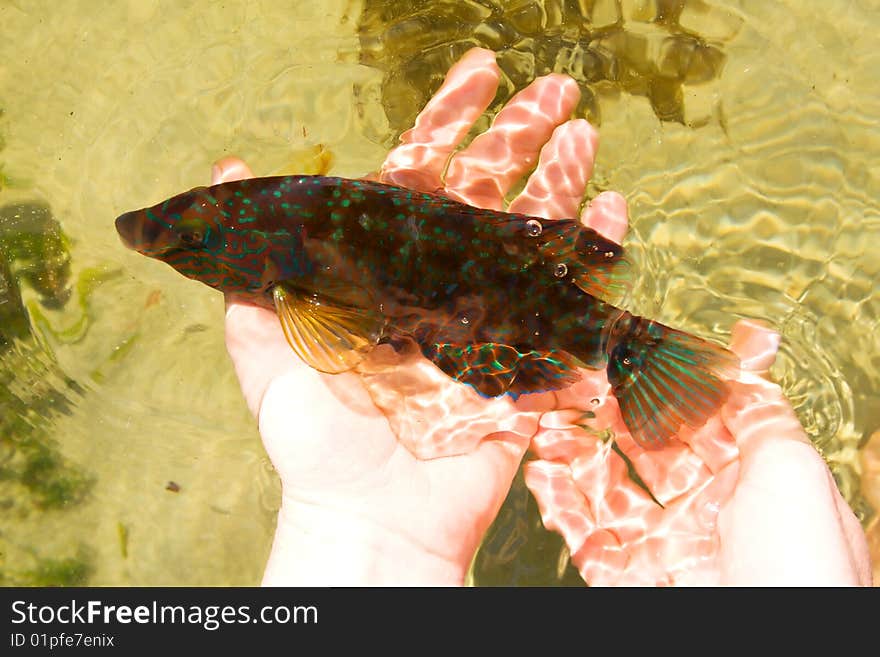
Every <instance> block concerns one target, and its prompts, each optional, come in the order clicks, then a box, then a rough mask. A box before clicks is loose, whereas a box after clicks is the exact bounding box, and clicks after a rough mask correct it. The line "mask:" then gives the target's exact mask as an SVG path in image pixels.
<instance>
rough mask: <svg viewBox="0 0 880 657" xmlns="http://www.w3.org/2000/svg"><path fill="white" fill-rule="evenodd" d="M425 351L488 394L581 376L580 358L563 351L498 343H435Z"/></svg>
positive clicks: (554, 385) (560, 384)
mask: <svg viewBox="0 0 880 657" xmlns="http://www.w3.org/2000/svg"><path fill="white" fill-rule="evenodd" d="M422 353H423V354H424V355H425V357H426V358H428V359H429V360H431V361H432V362H433V363H434V364H435V365H437V367H439V368H440V369H441V370H442V371H443V372H444V373H445V374H446V375H447V376H449V377H451V378H452V379H454V380H456V381H459V382H461V383H466V384H468V385H470V386H472V387H473V388H474V389H475V390H477V392H479V393H480V394H481V395H483V396H485V397H498V396H500V395H503V394H505V393H511V394H525V393H531V392H546V391H549V390H559V389H562V388H566V387H568V386H570V385H572V384H573V383H575V382H577V381H578V380H579V379H580V374H579V373H578V372H577V370H576V367H577V364H578V361H577V360H576V359H575V358H573V357H572V356H570V355H569V354H567V353H565V352H561V351H550V352H539V351H526V352H520V351H519V350H517V349H516V348H515V347H512V346H510V345H505V344H498V343H491V342H487V343H478V344H466V345H460V344H450V343H435V344H431V345H428V346H426V347H423V348H422Z"/></svg>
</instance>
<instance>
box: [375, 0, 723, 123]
mask: <svg viewBox="0 0 880 657" xmlns="http://www.w3.org/2000/svg"><path fill="white" fill-rule="evenodd" d="M683 19H687V20H688V21H690V22H692V23H697V24H700V25H702V24H704V23H705V24H706V25H708V26H710V27H711V28H712V30H711V31H712V34H711V35H708V36H703V35H700V34H698V33H697V32H696V31H694V30H693V29H688V28H686V27H684V26H683V25H682V20H683ZM695 19H696V20H695ZM740 22H741V21H740V20H739V19H738V18H736V17H734V16H732V15H729V14H727V13H725V12H724V11H723V10H721V9H718V8H716V7H711V6H709V5H707V4H706V3H704V2H702V0H653V1H650V2H649V1H645V0H642V1H635V0H467V1H462V0H435V1H433V2H423V1H419V0H366V2H365V4H364V10H363V13H362V15H361V20H360V24H359V35H360V41H361V61H362V62H363V63H364V64H366V65H368V66H372V67H375V68H379V69H381V70H383V71H384V72H385V77H384V80H383V84H382V102H383V106H384V108H385V112H386V115H387V117H388V120H389V122H390V124H391V127H392V129H393V130H394V131H395V132H396V133H400V132H402V131H403V130H405V129H406V128H407V127H409V126H410V125H412V122H413V120H414V119H415V116H416V114H417V113H418V111H419V109H421V107H423V106H424V104H425V103H426V102H427V100H428V98H430V96H431V94H432V93H434V92H435V91H436V90H437V88H438V87H439V86H440V84H441V83H442V81H443V77H444V76H445V74H446V71H447V70H448V69H449V68H450V66H452V64H454V63H455V62H456V61H457V60H458V59H459V57H461V55H462V54H464V53H465V52H466V51H467V50H469V49H470V48H472V47H474V46H481V47H485V48H490V49H492V50H495V51H496V52H497V53H498V65H499V66H500V67H501V70H502V72H503V76H502V83H501V87H500V89H499V93H498V95H497V96H496V98H495V100H494V102H493V104H492V105H491V106H490V108H489V111H490V112H495V111H497V110H498V109H499V108H500V107H501V106H502V105H503V104H504V103H505V102H507V100H509V99H510V97H511V96H512V95H513V94H514V93H516V92H517V91H519V90H520V89H522V88H523V87H525V86H526V85H527V84H528V83H529V82H531V81H532V80H533V79H534V78H535V77H538V76H541V75H546V74H547V73H551V72H556V73H565V74H567V75H569V76H571V77H573V78H574V79H575V80H577V81H578V82H579V83H580V86H581V91H582V98H581V101H580V105H579V107H578V109H577V114H578V115H579V116H585V117H586V118H587V119H589V120H590V121H591V122H592V123H594V124H597V125H598V124H599V123H600V122H601V100H600V98H601V96H602V95H603V94H609V95H616V94H619V93H621V92H624V93H629V94H632V95H636V96H644V97H646V98H647V99H648V100H649V102H650V103H651V107H652V108H653V110H654V113H655V114H656V115H657V117H658V118H659V119H660V120H662V121H675V122H678V123H685V121H686V116H687V115H686V112H685V106H684V102H685V101H684V98H685V94H684V91H683V88H684V87H685V86H692V85H699V84H704V83H706V82H709V81H711V80H714V79H717V78H718V77H719V76H720V75H721V71H722V69H723V67H724V61H725V55H724V52H723V50H722V46H723V44H724V43H725V42H726V41H728V40H730V39H731V38H733V36H734V35H735V34H736V33H737V31H738V29H739V25H740ZM689 122H690V121H689Z"/></svg>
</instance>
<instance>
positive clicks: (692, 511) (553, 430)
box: [525, 321, 871, 586]
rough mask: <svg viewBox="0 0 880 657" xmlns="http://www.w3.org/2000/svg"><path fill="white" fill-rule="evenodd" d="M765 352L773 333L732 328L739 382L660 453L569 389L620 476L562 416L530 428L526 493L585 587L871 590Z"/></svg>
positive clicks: (603, 406) (854, 529) (607, 402)
mask: <svg viewBox="0 0 880 657" xmlns="http://www.w3.org/2000/svg"><path fill="white" fill-rule="evenodd" d="M778 343H779V337H778V335H777V334H776V333H774V332H773V331H771V330H769V329H767V328H765V327H763V326H761V325H759V324H757V323H753V322H746V321H742V322H739V323H738V324H737V325H736V326H735V327H734V330H733V335H732V339H731V344H730V348H731V349H732V350H733V351H734V352H735V353H736V354H737V355H738V356H739V357H740V360H741V366H742V370H741V372H740V374H739V376H738V378H737V379H736V380H735V381H731V382H730V383H729V385H730V390H731V392H730V396H729V398H728V399H727V401H726V403H725V404H724V405H723V406H722V407H721V409H720V410H719V412H718V413H717V414H716V415H715V416H713V417H712V418H710V419H709V421H708V422H707V423H706V425H705V426H703V427H701V428H700V429H699V430H697V431H696V432H692V431H687V432H682V433H681V434H680V435H679V436H678V439H679V442H678V443H677V444H673V445H670V446H668V447H666V448H664V449H663V450H659V451H644V450H641V449H640V448H639V447H638V446H636V445H635V444H634V443H633V441H632V439H631V438H630V437H629V435H628V433H627V432H626V427H625V426H623V424H622V422H621V420H620V416H619V413H618V411H617V407H616V403H615V402H614V399H613V398H612V397H608V396H607V395H608V387H607V382H603V381H601V380H600V379H601V376H595V377H592V378H591V379H590V380H589V381H585V382H583V383H580V384H578V386H576V387H575V388H578V387H579V388H580V391H579V392H580V394H592V395H593V396H594V397H593V398H594V399H596V400H598V401H599V403H598V405H597V406H596V410H595V414H596V416H597V417H596V419H595V420H587V422H588V423H593V424H594V425H595V426H596V427H602V428H609V427H610V428H612V429H613V431H614V433H615V434H616V441H617V445H618V446H619V448H620V451H621V452H622V453H623V454H624V455H626V457H627V459H628V460H629V461H630V463H629V464H627V463H626V461H625V460H624V459H623V458H622V457H621V456H620V455H619V453H618V452H616V451H615V450H614V449H612V445H611V444H610V443H605V442H602V441H600V440H598V439H597V438H596V437H595V433H592V434H591V433H590V432H589V431H585V430H584V429H583V428H581V427H577V426H572V424H571V422H572V419H573V416H576V415H577V414H576V413H575V412H574V411H562V412H558V413H555V414H554V413H549V414H546V415H545V416H544V417H543V418H542V422H541V424H542V429H541V431H540V432H539V433H538V435H537V436H536V437H535V439H534V440H533V451H534V453H535V454H536V456H537V457H538V458H537V459H536V460H534V461H531V462H529V463H527V464H526V466H525V470H526V471H525V476H526V483H527V484H528V486H529V488H530V489H531V491H532V493H533V494H534V495H535V497H536V499H537V501H538V505H539V508H540V509H541V514H542V518H543V520H544V524H545V525H546V526H547V527H548V528H550V529H554V530H556V531H558V532H560V533H561V534H562V535H563V536H564V538H565V540H566V543H567V545H568V547H569V549H570V551H571V554H572V560H573V562H574V564H575V565H576V566H577V568H578V569H579V570H580V572H581V575H582V576H583V577H584V579H585V580H586V581H587V582H588V583H590V584H592V585H700V586H710V585H718V584H724V585H774V584H779V585H783V584H784V585H789V586H792V585H870V582H871V572H870V562H869V557H868V550H867V544H866V541H865V536H864V533H863V532H862V529H861V526H860V525H859V522H858V520H857V519H856V517H855V515H854V514H853V513H852V511H851V510H850V508H849V507H848V506H847V504H846V502H845V501H844V500H843V498H842V497H841V495H840V493H839V492H838V490H837V487H836V485H835V484H834V480H833V478H832V476H831V473H830V471H829V470H828V467H827V466H826V465H825V463H824V461H823V460H822V458H821V456H820V455H819V454H818V452H816V450H815V449H814V448H813V446H812V445H811V444H810V442H809V440H808V439H807V437H806V434H805V433H804V431H803V428H802V427H801V425H800V423H799V422H798V420H797V418H796V416H795V414H794V411H793V410H792V408H791V405H790V404H789V403H788V401H787V400H786V399H785V397H784V396H783V394H782V391H781V390H780V388H779V386H777V385H775V384H773V383H771V382H770V381H768V380H767V379H766V378H765V376H766V373H767V370H768V369H769V368H770V366H771V365H772V363H773V361H774V359H775V356H776V349H777V347H778ZM587 386H592V389H590V390H587V389H585V388H586V387H587ZM572 392H575V391H574V390H573V391H572ZM628 465H629V466H630V467H632V468H634V469H635V471H636V472H637V473H638V475H639V477H640V479H641V481H642V483H644V485H645V486H644V487H641V486H639V485H638V484H637V483H636V480H635V479H634V478H633V477H632V476H630V474H629V473H628ZM644 488H647V489H648V490H649V491H650V492H651V494H652V495H653V498H652V495H649V494H648V493H647V492H645V490H644ZM661 505H662V506H661Z"/></svg>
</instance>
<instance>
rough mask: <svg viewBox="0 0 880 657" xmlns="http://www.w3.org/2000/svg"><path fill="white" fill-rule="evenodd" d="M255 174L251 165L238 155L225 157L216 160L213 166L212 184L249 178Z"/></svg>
mask: <svg viewBox="0 0 880 657" xmlns="http://www.w3.org/2000/svg"><path fill="white" fill-rule="evenodd" d="M253 177H254V174H253V173H252V172H251V170H250V167H248V165H247V164H245V163H244V161H243V160H240V159H239V158H237V157H232V156H230V157H224V158H223V159H221V160H217V161H216V162H214V166H212V167H211V184H212V185H219V184H220V183H225V182H232V181H234V180H247V179H248V178H253Z"/></svg>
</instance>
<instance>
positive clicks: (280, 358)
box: [212, 49, 870, 585]
mask: <svg viewBox="0 0 880 657" xmlns="http://www.w3.org/2000/svg"><path fill="white" fill-rule="evenodd" d="M499 76H500V73H499V71H498V68H497V66H496V64H495V60H494V55H493V54H492V53H491V52H489V51H484V50H479V49H474V50H471V51H469V52H468V53H467V54H466V55H465V56H464V57H463V58H462V60H461V61H459V62H458V63H457V64H456V65H455V66H454V67H453V68H452V69H451V70H450V72H449V74H448V76H447V79H446V82H445V83H444V85H443V87H442V88H441V89H440V90H439V91H438V93H437V94H436V95H435V97H434V98H433V99H432V100H431V101H430V102H429V103H428V105H427V106H426V108H425V110H424V111H423V112H422V113H421V114H420V116H419V118H418V119H417V121H416V125H415V127H414V128H413V129H411V130H410V131H408V132H407V133H405V134H404V135H403V137H402V138H401V145H400V146H398V147H397V148H396V149H394V150H393V151H392V152H391V153H390V154H389V155H388V158H387V159H386V161H385V164H384V165H383V167H382V169H381V172H380V176H379V177H380V179H381V180H383V181H386V182H393V183H395V184H398V185H403V186H407V187H411V188H413V189H419V190H428V191H440V192H442V193H445V194H447V195H450V196H453V197H457V198H460V199H462V200H465V201H467V202H469V203H471V204H473V205H480V206H483V207H493V208H501V207H503V203H504V201H503V195H504V193H505V192H506V191H507V190H508V189H509V188H510V186H511V185H512V184H513V183H514V182H515V181H516V179H517V178H518V177H520V176H522V175H523V174H524V172H525V171H527V170H528V169H529V168H530V166H531V164H532V163H533V162H534V161H535V159H538V162H539V163H538V167H537V169H536V170H535V172H534V173H533V174H532V176H530V178H529V180H528V181H527V184H526V187H525V189H524V191H523V193H522V194H521V195H520V196H519V197H518V198H517V199H516V200H514V201H513V203H512V204H511V206H510V209H511V210H512V211H518V212H528V213H530V214H535V215H540V216H544V217H547V218H562V217H570V216H576V214H577V210H578V206H579V204H580V201H581V198H582V194H583V190H584V188H585V186H586V183H587V181H588V179H589V176H590V174H591V173H592V165H593V161H594V157H595V153H596V149H597V144H598V137H597V134H596V132H595V130H594V129H593V128H592V127H591V126H590V125H589V124H588V123H587V122H586V121H583V120H574V121H568V120H567V119H568V116H569V114H570V112H571V111H572V108H573V107H574V105H575V104H576V102H577V95H578V91H577V86H576V85H575V84H574V82H573V81H571V80H570V79H568V78H566V77H564V76H559V75H551V76H547V77H545V78H541V79H539V80H536V81H535V82H534V83H533V84H532V85H530V86H529V87H528V88H527V89H525V90H523V91H522V92H521V93H520V94H518V95H517V96H516V97H515V98H514V99H512V100H511V101H510V103H508V105H507V106H506V108H505V109H504V110H503V111H502V112H501V113H499V115H498V117H497V118H496V121H495V122H494V123H493V126H492V127H491V128H490V129H489V130H488V131H487V132H486V133H484V134H483V135H481V136H480V137H479V138H478V139H475V140H474V141H473V142H472V144H471V145H470V146H469V147H468V148H466V149H464V150H461V151H459V152H456V150H455V149H456V148H457V146H458V144H459V142H460V141H461V140H462V139H463V137H464V136H465V135H466V134H467V132H468V130H469V129H470V127H471V125H472V123H473V122H474V121H475V120H476V119H477V118H478V117H479V116H480V115H481V113H482V112H483V111H484V110H485V108H486V107H487V106H488V104H489V102H490V101H491V99H492V98H493V97H494V94H495V89H496V86H497V83H498V79H499ZM453 153H455V154H454V155H452V154H453ZM450 158H451V159H450ZM444 174H445V176H444ZM251 175H252V174H251V172H250V170H249V169H248V168H247V166H246V165H245V164H244V163H243V162H241V161H240V160H237V159H235V158H227V159H225V160H222V161H220V162H218V163H217V165H215V168H214V171H213V176H212V177H213V182H214V183H217V182H222V181H228V180H236V179H241V178H247V177H250V176H251ZM581 220H582V221H583V222H584V223H585V224H586V225H589V226H591V227H593V228H595V229H596V230H598V231H599V232H602V233H603V234H605V235H606V236H607V237H609V238H610V239H614V240H616V241H620V240H621V239H622V238H623V236H624V234H625V232H626V226H627V217H626V202H625V200H624V199H623V198H622V197H621V196H620V195H619V194H617V193H614V192H606V193H603V194H601V195H599V196H598V197H597V198H595V199H594V200H593V202H592V203H591V204H590V205H589V206H588V207H587V208H586V209H585V210H584V212H583V213H582V214H581ZM226 341H227V348H228V350H229V354H230V356H231V358H232V361H233V363H234V366H235V369H236V372H237V373H238V376H239V380H240V382H241V386H242V392H243V393H244V396H245V399H246V401H247V403H248V405H249V407H250V408H251V410H252V412H253V413H254V414H255V415H256V416H257V417H258V419H259V425H260V432H261V435H262V437H263V442H264V445H265V447H266V451H267V453H268V454H269V457H270V458H271V459H272V462H273V463H274V465H275V467H276V469H277V471H278V473H279V475H280V477H281V481H282V485H283V498H282V507H281V510H280V512H279V516H278V525H277V530H276V536H275V541H274V544H273V548H272V554H271V556H270V559H269V563H268V565H267V568H266V572H265V576H264V580H263V583H264V584H267V585H308V584H315V585H333V584H357V585H371V584H440V585H444V584H445V585H456V584H461V583H462V581H463V579H464V575H465V572H466V570H467V567H468V565H469V563H470V561H471V559H472V557H473V554H474V552H475V550H476V548H477V546H478V545H479V542H480V540H481V539H482V537H483V535H484V533H485V531H486V529H487V528H488V525H489V523H490V522H491V521H492V519H493V518H494V517H495V515H496V514H497V512H498V509H499V507H500V505H501V503H502V501H503V499H504V496H505V495H506V493H507V491H508V489H509V486H510V482H511V480H512V478H513V476H514V474H515V472H516V469H517V467H519V464H520V462H521V460H522V458H523V455H524V453H525V450H526V448H527V447H528V446H529V445H531V447H532V450H533V451H534V453H535V455H536V456H537V459H536V460H534V461H531V462H529V463H528V464H527V465H526V477H527V482H528V484H529V486H530V488H531V489H532V491H533V493H534V494H535V495H536V498H537V499H538V502H539V505H540V507H541V510H542V514H543V517H544V521H545V524H547V526H548V527H552V528H554V529H556V530H557V531H560V532H561V533H562V535H563V536H564V537H565V539H566V541H567V542H568V545H569V547H570V548H571V551H572V555H573V560H574V563H575V564H576V565H577V566H578V568H579V569H580V570H581V572H582V574H583V575H584V577H585V579H587V580H588V581H589V582H590V583H591V584H614V583H619V584H655V583H673V584H676V583H695V584H705V583H728V584H736V583H771V582H773V583H776V582H779V583H792V584H795V583H837V584H844V583H847V584H866V583H868V582H869V581H870V575H869V570H868V558H867V552H866V548H865V544H864V536H863V534H862V533H861V529H860V528H859V525H858V523H857V521H856V520H855V518H854V516H853V515H852V513H851V512H850V511H849V509H848V508H847V507H846V505H845V503H843V500H842V499H841V498H840V496H839V494H838V493H837V491H836V488H835V487H834V486H833V483H830V482H831V480H830V475H829V473H828V471H827V468H825V466H824V463H823V462H822V461H821V459H820V458H819V457H818V455H817V454H816V453H815V451H814V450H812V448H810V447H809V445H808V444H806V442H805V440H806V439H805V438H804V437H803V432H802V430H801V429H800V426H799V425H797V423H796V421H794V422H792V418H793V416H792V414H791V409H790V407H789V406H788V405H787V402H785V400H784V398H783V397H782V396H781V393H780V392H779V390H778V388H777V387H776V386H773V385H772V384H770V383H768V382H767V381H765V380H764V379H763V378H762V377H761V376H760V374H761V373H762V372H763V371H764V370H766V368H767V367H768V366H769V364H770V363H771V362H772V360H773V357H774V355H775V349H776V344H777V342H778V338H777V337H776V336H775V334H773V333H771V332H769V331H768V330H766V329H763V328H761V327H759V326H757V325H754V324H747V323H740V324H739V325H737V327H736V329H735V331H734V338H733V343H732V348H733V349H735V350H736V351H737V353H738V354H739V355H740V356H741V358H742V359H743V363H744V367H743V373H742V375H741V376H740V378H739V379H738V380H737V382H735V383H734V384H733V385H734V386H735V390H734V393H733V394H732V395H731V397H730V400H729V402H728V403H727V405H726V406H725V407H724V408H723V409H722V412H721V413H720V414H719V415H718V416H717V417H714V418H711V419H710V421H709V422H708V423H707V425H706V426H705V427H703V428H702V429H700V430H699V431H697V432H683V434H682V435H681V436H680V437H679V438H680V439H681V440H682V442H681V444H679V445H675V446H673V447H670V448H668V449H665V450H661V451H651V452H647V451H644V450H641V449H640V448H638V447H637V446H636V445H635V444H634V443H633V442H632V439H631V438H630V437H629V435H628V434H627V433H626V429H625V427H624V426H623V423H622V421H621V420H620V416H619V413H618V412H617V409H616V404H615V402H614V399H613V397H611V396H609V394H608V383H607V380H606V378H605V374H604V372H593V371H585V372H584V379H583V381H581V382H580V383H578V384H577V385H575V386H573V387H572V388H571V389H569V390H566V391H560V392H559V393H555V394H553V393H549V394H544V395H528V396H524V397H522V398H521V399H520V401H519V402H518V403H514V402H512V401H511V400H510V399H508V398H500V399H496V400H483V399H479V398H477V397H476V395H474V394H473V393H472V392H470V391H469V389H468V388H467V387H466V386H461V385H459V384H456V383H454V382H452V381H450V380H448V379H447V378H446V377H444V375H442V374H441V373H439V371H438V370H437V369H436V368H435V367H434V366H433V365H431V364H430V363H428V362H427V361H424V359H421V358H418V359H414V360H413V361H412V362H409V363H407V364H405V365H404V366H401V367H399V368H397V369H398V373H397V374H395V376H397V377H398V378H397V379H395V381H396V382H398V383H400V384H401V385H402V386H403V387H407V389H409V390H411V391H413V392H412V399H414V400H415V403H414V404H413V403H410V398H406V399H405V400H404V402H405V403H403V405H401V404H402V402H401V400H400V399H397V398H394V397H388V398H383V397H381V396H379V395H377V394H376V390H384V391H386V392H387V390H388V388H389V386H388V385H381V386H376V385H375V383H376V382H377V381H379V382H380V383H384V384H387V383H388V382H387V381H384V382H383V381H382V380H381V377H382V376H384V374H382V373H381V372H380V373H379V374H376V373H375V372H371V371H370V369H369V367H365V368H361V370H360V373H355V372H351V373H346V374H340V375H336V376H328V375H324V374H320V373H318V372H316V371H314V370H312V369H310V368H308V367H307V366H306V365H304V364H302V363H300V362H299V361H298V360H297V359H296V358H295V356H294V355H293V353H292V352H291V350H290V348H289V346H288V345H287V343H286V342H285V340H284V336H283V334H282V332H281V329H280V326H279V323H278V320H277V317H276V316H275V314H274V313H272V312H269V311H266V310H264V309H260V308H256V307H254V306H249V305H244V304H240V303H236V302H233V301H228V304H227V315H226ZM377 371H378V370H377ZM401 377H402V378H401ZM404 384H405V385H404ZM434 399H442V400H443V405H441V404H435V405H434V407H432V406H431V400H434ZM591 399H594V400H596V403H595V404H590V403H589V402H588V401H587V403H585V400H591ZM407 403H409V405H407ZM377 404H378V405H377ZM438 407H439V411H438ZM584 408H589V409H590V410H593V411H594V413H595V415H596V417H595V419H594V420H593V421H592V422H593V423H594V426H595V427H596V428H597V429H601V428H605V427H611V428H613V429H614V431H615V433H616V434H617V436H618V438H617V440H618V443H619V445H620V446H621V448H622V449H623V451H624V452H625V453H626V454H628V456H629V457H630V458H631V459H632V460H633V462H634V463H635V464H636V467H637V468H638V471H639V473H640V475H641V476H642V478H643V480H645V482H646V483H647V484H648V486H649V487H650V488H651V490H652V491H653V492H654V494H655V495H656V496H657V497H658V498H659V499H661V501H663V502H664V503H665V506H666V509H665V510H663V509H661V508H660V507H659V506H657V505H656V504H655V503H654V502H653V501H651V500H650V498H648V497H647V496H646V495H645V494H644V492H642V491H641V489H639V488H638V487H636V486H635V485H634V484H633V483H632V482H631V481H630V480H629V479H628V478H627V477H626V476H624V475H625V468H624V464H623V461H622V459H620V457H619V456H618V455H617V454H615V453H614V452H611V451H610V449H609V447H608V445H607V444H605V443H602V442H600V441H598V440H597V439H596V438H595V435H594V434H592V433H590V432H588V431H585V430H584V429H582V428H580V427H576V426H574V424H573V422H576V421H578V418H580V416H581V415H582V411H579V410H576V409H584ZM401 409H404V410H401ZM448 409H453V410H454V412H452V413H450V412H448ZM422 416H423V417H422ZM426 419H427V420H429V421H430V424H431V426H435V425H436V427H439V428H435V430H434V431H433V432H431V431H428V432H423V433H422V434H417V433H414V432H412V431H410V430H409V429H410V428H411V427H412V426H413V425H418V426H424V424H425V420H426ZM420 420H421V421H420ZM740 455H741V457H740ZM757 455H760V458H756V456H757ZM440 457H443V458H440ZM791 491H796V492H797V495H794V494H792V493H791ZM719 510H720V514H719ZM783 530H784V531H783Z"/></svg>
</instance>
